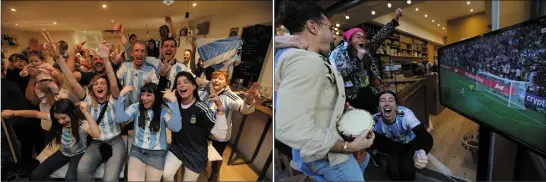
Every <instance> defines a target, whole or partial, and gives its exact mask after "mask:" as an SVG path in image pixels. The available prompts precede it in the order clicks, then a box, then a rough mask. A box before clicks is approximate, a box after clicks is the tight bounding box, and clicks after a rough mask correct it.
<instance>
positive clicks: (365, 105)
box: [347, 86, 379, 114]
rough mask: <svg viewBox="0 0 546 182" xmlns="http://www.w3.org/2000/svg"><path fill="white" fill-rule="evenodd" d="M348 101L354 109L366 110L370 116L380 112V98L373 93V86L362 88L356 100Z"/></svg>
mask: <svg viewBox="0 0 546 182" xmlns="http://www.w3.org/2000/svg"><path fill="white" fill-rule="evenodd" d="M347 101H348V102H349V104H351V106H353V107H354V108H357V109H363V110H366V111H368V112H370V114H375V113H377V112H378V110H377V107H378V105H379V98H377V96H376V95H375V94H374V93H373V91H372V87H371V86H367V87H362V88H360V89H359V90H358V96H357V97H356V99H347Z"/></svg>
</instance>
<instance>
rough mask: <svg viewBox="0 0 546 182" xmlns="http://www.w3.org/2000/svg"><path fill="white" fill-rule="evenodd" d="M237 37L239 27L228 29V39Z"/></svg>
mask: <svg viewBox="0 0 546 182" xmlns="http://www.w3.org/2000/svg"><path fill="white" fill-rule="evenodd" d="M238 35H239V27H236V28H231V29H229V35H228V36H229V37H231V36H238Z"/></svg>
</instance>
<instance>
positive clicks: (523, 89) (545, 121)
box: [438, 16, 546, 156]
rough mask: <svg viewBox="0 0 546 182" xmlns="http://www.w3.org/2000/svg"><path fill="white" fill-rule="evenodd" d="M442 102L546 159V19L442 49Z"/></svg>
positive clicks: (440, 75)
mask: <svg viewBox="0 0 546 182" xmlns="http://www.w3.org/2000/svg"><path fill="white" fill-rule="evenodd" d="M438 63H439V65H440V66H439V80H440V82H439V84H440V102H441V104H442V105H444V106H446V107H447V108H449V109H451V110H453V111H455V112H457V113H459V114H461V115H463V116H465V117H467V118H468V119H470V120H473V121H474V122H476V123H478V124H479V125H481V126H486V127H488V128H490V129H492V131H494V132H496V133H498V134H501V135H503V136H505V137H507V138H509V139H511V140H513V141H515V142H518V143H521V144H522V145H524V146H527V147H528V148H530V149H531V150H532V151H535V152H536V153H537V154H539V155H542V156H546V91H545V87H546V16H545V17H540V18H537V19H533V20H529V21H526V22H523V23H520V24H517V25H513V26H510V27H507V28H503V29H499V30H496V31H493V32H489V33H486V34H484V35H480V36H477V37H473V38H470V39H466V40H463V41H460V42H457V43H453V44H450V45H447V46H444V47H442V48H440V49H439V50H438Z"/></svg>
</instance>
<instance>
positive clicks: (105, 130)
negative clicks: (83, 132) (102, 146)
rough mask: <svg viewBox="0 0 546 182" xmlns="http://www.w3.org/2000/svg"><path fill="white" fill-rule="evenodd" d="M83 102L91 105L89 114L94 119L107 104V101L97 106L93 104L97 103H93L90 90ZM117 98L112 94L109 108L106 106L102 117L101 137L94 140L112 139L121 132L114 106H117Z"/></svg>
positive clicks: (100, 125)
mask: <svg viewBox="0 0 546 182" xmlns="http://www.w3.org/2000/svg"><path fill="white" fill-rule="evenodd" d="M82 102H87V103H88V106H89V110H88V111H87V112H89V114H90V115H91V117H93V119H94V120H95V121H96V122H97V123H99V121H97V119H98V117H99V115H100V111H102V108H104V106H106V103H103V104H99V103H97V104H96V106H93V105H95V104H92V100H91V97H90V95H89V92H88V93H87V94H86V95H85V99H84V100H83V101H82ZM116 103H117V99H115V98H114V97H112V96H110V99H108V108H106V111H105V112H104V116H103V117H102V122H100V124H99V128H100V138H93V139H94V140H99V141H106V140H110V139H112V138H114V137H116V136H118V135H119V134H120V133H121V129H120V127H119V123H116V122H115V120H116V118H115V117H116V115H115V110H114V108H115V107H116Z"/></svg>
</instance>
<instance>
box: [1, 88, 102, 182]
mask: <svg viewBox="0 0 546 182" xmlns="http://www.w3.org/2000/svg"><path fill="white" fill-rule="evenodd" d="M80 106H81V107H80V108H78V107H76V105H74V103H72V102H71V101H70V100H68V99H60V100H58V101H56V102H55V103H54V104H53V106H52V107H51V110H50V111H49V113H47V112H40V111H35V110H17V111H13V110H4V111H2V117H4V118H9V117H17V116H18V117H28V118H38V119H42V120H51V129H50V130H49V133H51V134H52V135H53V140H52V142H51V143H50V145H52V144H54V143H55V144H57V145H60V149H59V150H58V151H57V152H55V153H54V154H53V155H51V156H50V157H48V158H47V159H46V160H44V161H43V162H42V163H41V164H40V165H39V166H38V167H36V169H34V171H32V174H31V175H30V180H32V181H43V180H51V179H49V175H51V173H53V172H55V171H56V170H57V169H59V168H61V167H63V166H64V165H66V163H68V171H67V172H66V176H65V180H66V181H76V180H77V179H76V175H77V172H76V171H77V167H78V162H79V161H80V158H81V157H82V156H83V153H84V152H85V149H86V148H87V139H86V137H87V135H88V134H89V135H90V136H91V137H93V138H97V137H99V136H100V129H99V126H98V125H97V123H96V122H95V120H93V118H92V117H91V115H90V114H89V113H88V112H87V107H88V106H87V104H86V103H81V105H80Z"/></svg>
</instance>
